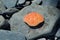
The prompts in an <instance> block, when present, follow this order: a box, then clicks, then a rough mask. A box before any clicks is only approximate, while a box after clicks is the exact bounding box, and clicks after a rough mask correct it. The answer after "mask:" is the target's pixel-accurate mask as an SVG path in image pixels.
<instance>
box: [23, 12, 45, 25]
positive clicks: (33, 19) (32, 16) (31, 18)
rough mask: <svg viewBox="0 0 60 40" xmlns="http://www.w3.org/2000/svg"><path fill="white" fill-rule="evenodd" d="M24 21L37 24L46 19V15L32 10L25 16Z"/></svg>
mask: <svg viewBox="0 0 60 40" xmlns="http://www.w3.org/2000/svg"><path fill="white" fill-rule="evenodd" d="M23 20H24V22H25V23H27V24H28V25H29V26H37V25H38V24H39V23H42V22H43V21H44V17H43V16H42V15H41V14H39V13H37V12H30V13H28V14H27V15H25V16H24V19H23Z"/></svg>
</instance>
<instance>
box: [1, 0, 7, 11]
mask: <svg viewBox="0 0 60 40" xmlns="http://www.w3.org/2000/svg"><path fill="white" fill-rule="evenodd" d="M5 10H6V9H5V6H4V4H3V2H2V1H1V0H0V11H5Z"/></svg>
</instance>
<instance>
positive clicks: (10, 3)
mask: <svg viewBox="0 0 60 40" xmlns="http://www.w3.org/2000/svg"><path fill="white" fill-rule="evenodd" d="M2 2H3V4H4V5H5V6H6V7H7V8H11V7H14V6H15V5H16V2H17V0H2Z"/></svg>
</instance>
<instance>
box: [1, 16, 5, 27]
mask: <svg viewBox="0 0 60 40" xmlns="http://www.w3.org/2000/svg"><path fill="white" fill-rule="evenodd" d="M4 21H5V19H4V18H3V17H2V16H1V15H0V27H1V25H3V22H4Z"/></svg>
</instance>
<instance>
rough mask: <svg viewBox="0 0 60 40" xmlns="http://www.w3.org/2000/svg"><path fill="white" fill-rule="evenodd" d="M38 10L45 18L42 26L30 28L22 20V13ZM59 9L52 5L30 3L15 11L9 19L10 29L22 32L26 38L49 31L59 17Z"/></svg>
mask: <svg viewBox="0 0 60 40" xmlns="http://www.w3.org/2000/svg"><path fill="white" fill-rule="evenodd" d="M32 11H35V12H38V13H40V14H42V15H43V16H44V18H45V20H44V21H45V22H44V24H43V26H42V28H38V29H31V28H30V27H28V25H27V24H25V23H24V22H23V18H24V15H26V14H27V13H29V12H32ZM59 13H60V12H59V10H58V9H57V8H54V7H52V6H39V5H33V4H32V5H31V6H27V7H25V8H23V9H22V10H21V11H19V12H17V13H15V14H14V15H13V16H12V18H11V19H10V21H9V22H10V24H11V31H15V32H22V33H24V34H25V36H26V37H27V38H28V39H32V38H35V37H38V36H39V35H43V34H47V33H50V32H51V31H52V29H53V27H54V24H55V23H56V20H57V19H58V18H59V15H60V14H59Z"/></svg>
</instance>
